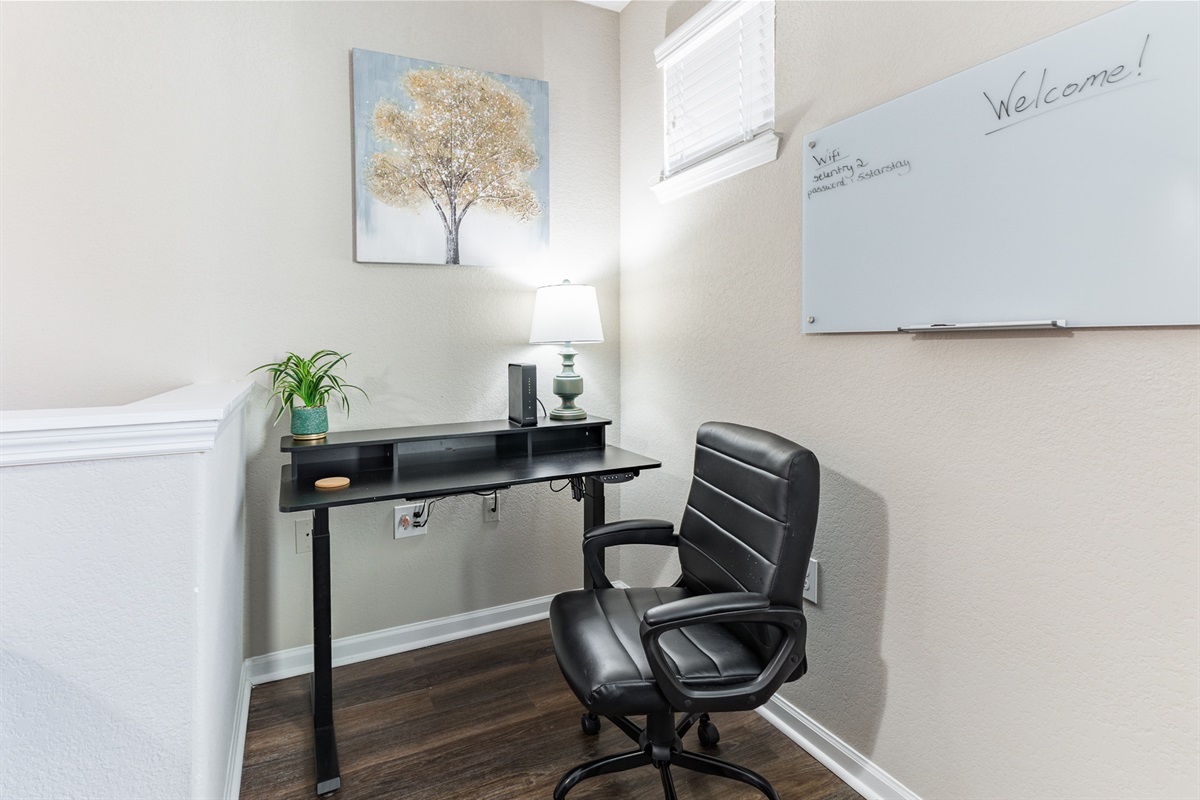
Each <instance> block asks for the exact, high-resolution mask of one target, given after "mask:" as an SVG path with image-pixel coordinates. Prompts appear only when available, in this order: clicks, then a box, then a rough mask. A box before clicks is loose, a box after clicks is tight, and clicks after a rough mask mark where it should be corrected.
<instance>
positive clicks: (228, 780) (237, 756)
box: [223, 660, 250, 800]
mask: <svg viewBox="0 0 1200 800" xmlns="http://www.w3.org/2000/svg"><path fill="white" fill-rule="evenodd" d="M249 720H250V661H249V660H246V661H243V662H242V677H241V685H240V686H239V687H238V696H237V714H235V715H234V718H233V736H232V737H231V738H230V742H229V760H228V761H227V762H226V763H227V764H228V765H229V771H228V772H227V773H226V774H225V794H224V795H223V797H225V800H238V794H239V793H240V792H241V790H242V757H243V754H244V753H245V752H246V723H247V722H249Z"/></svg>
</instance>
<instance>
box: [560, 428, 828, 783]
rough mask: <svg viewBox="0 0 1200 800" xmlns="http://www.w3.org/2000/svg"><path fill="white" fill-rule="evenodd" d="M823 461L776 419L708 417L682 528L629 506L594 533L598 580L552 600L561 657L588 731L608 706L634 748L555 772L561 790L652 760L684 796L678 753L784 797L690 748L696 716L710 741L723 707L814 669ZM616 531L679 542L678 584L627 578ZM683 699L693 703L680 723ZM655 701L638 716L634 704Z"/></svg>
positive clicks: (624, 538) (633, 539) (587, 555)
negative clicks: (810, 663) (812, 584)
mask: <svg viewBox="0 0 1200 800" xmlns="http://www.w3.org/2000/svg"><path fill="white" fill-rule="evenodd" d="M819 492H820V467H819V466H818V464H817V458H816V456H814V455H813V454H812V453H811V452H809V451H808V450H807V449H805V448H803V447H801V446H800V445H798V444H795V443H793V442H790V441H788V440H787V439H784V438H782V437H779V436H776V435H775V434H772V433H767V432H765V431H760V430H756V429H754V428H747V427H743V426H741V425H733V424H730V423H723V422H709V423H705V424H704V425H702V426H701V427H700V431H699V433H698V434H697V436H696V461H695V466H694V469H693V476H692V486H691V491H690V493H689V495H688V501H687V507H686V508H685V509H684V512H683V520H682V521H681V522H680V525H679V534H678V535H676V534H675V532H674V528H673V526H672V525H671V523H669V522H663V521H661V520H649V519H643V520H627V521H624V522H613V523H609V524H606V525H599V526H597V527H595V528H592V529H591V530H589V531H588V532H587V533H585V534H584V541H583V556H584V564H585V565H586V568H587V570H588V573H589V574H590V575H591V577H592V581H593V585H594V588H592V589H584V590H580V591H574V592H566V593H564V594H560V595H558V596H557V597H555V598H554V601H553V602H552V603H551V605H550V630H551V633H552V635H553V637H554V653H555V656H556V657H557V658H558V665H559V668H560V669H561V670H562V674H563V677H565V678H566V680H567V683H568V684H569V685H570V687H571V689H572V691H574V692H575V695H576V696H577V697H578V698H579V700H580V702H582V703H583V705H584V707H585V708H586V709H587V712H588V713H586V714H585V715H584V717H583V727H584V731H585V732H586V733H596V732H598V731H599V719H598V717H597V715H600V716H605V717H608V718H609V719H610V720H612V722H613V723H614V724H615V725H616V726H617V727H618V728H620V729H621V730H622V731H624V732H625V734H626V735H628V736H629V738H631V739H633V740H634V741H636V742H637V743H638V746H637V749H635V750H632V751H630V752H627V753H621V754H619V755H612V756H607V757H604V758H600V759H597V760H595V761H590V762H588V763H586V764H582V765H580V766H578V767H576V768H575V769H572V770H571V771H570V772H568V773H567V774H566V775H564V776H563V777H562V780H560V781H559V782H558V787H557V788H556V789H555V790H554V798H555V800H562V798H564V797H566V795H567V792H569V791H570V790H571V788H572V787H574V786H575V785H576V784H577V783H579V782H580V781H582V780H584V779H585V778H591V777H594V776H597V775H605V774H608V773H612V772H620V771H622V770H627V769H632V768H634V767H638V766H644V765H647V764H652V765H654V766H655V767H656V768H657V769H658V771H659V775H660V777H661V778H662V785H663V792H664V794H665V796H666V797H667V798H668V800H675V798H676V794H675V786H674V783H673V781H672V778H671V767H672V766H677V767H683V768H685V769H691V770H696V771H698V772H704V773H708V774H710V775H719V776H723V777H726V778H732V779H733V780H737V781H742V782H743V783H748V784H750V785H751V786H754V787H755V788H757V789H758V790H759V791H761V792H762V793H763V794H764V795H766V796H767V797H769V798H772V800H779V795H778V794H776V792H775V789H774V788H773V787H772V786H771V784H770V783H768V782H767V780H766V778H764V777H762V776H761V775H759V774H758V773H756V772H753V771H751V770H749V769H746V768H744V767H741V766H738V765H736V764H732V763H730V762H728V761H723V760H721V759H717V758H713V757H711V756H706V755H701V754H699V753H693V752H689V751H687V750H684V749H683V745H682V743H681V737H682V736H683V735H684V734H685V733H686V732H687V731H688V730H689V729H690V728H691V727H692V725H694V724H695V723H697V722H699V723H700V726H699V728H698V732H699V734H700V742H701V744H702V745H705V746H709V745H713V744H716V742H717V740H718V738H719V734H718V733H717V730H716V728H715V726H713V725H712V723H711V721H710V720H709V716H708V715H709V713H710V712H716V711H744V710H749V709H753V708H757V707H758V706H760V705H762V704H763V703H765V702H767V700H769V699H770V697H771V695H772V694H774V693H775V691H776V690H777V689H778V688H779V687H780V686H781V685H782V684H783V683H784V682H785V681H790V680H794V679H796V678H799V677H800V676H801V675H803V674H804V672H805V670H806V669H807V662H806V660H805V657H804V640H805V633H806V623H805V620H804V612H803V611H802V610H801V607H800V606H801V601H802V595H803V591H804V574H805V571H806V569H807V566H808V559H809V556H810V555H811V553H812V543H813V533H814V531H815V529H816V525H817V501H818V496H819ZM620 544H660V545H671V546H674V547H678V548H679V564H680V567H681V568H682V572H683V574H682V575H681V576H680V578H679V580H678V581H677V582H676V583H675V585H674V586H670V587H663V588H634V589H618V588H615V587H613V585H612V583H611V582H610V581H609V580H608V578H607V577H606V576H605V575H604V571H603V569H602V568H601V567H600V561H599V558H598V555H599V554H600V553H601V552H603V550H604V548H606V547H611V546H613V545H620ZM676 712H681V713H683V714H685V715H686V716H685V717H684V718H683V719H682V720H681V721H680V723H679V724H678V725H676V723H675V714H676ZM643 714H644V715H645V716H646V727H645V728H644V729H643V728H639V727H638V726H637V725H635V724H634V723H633V722H631V721H630V720H629V719H627V717H628V716H630V715H643Z"/></svg>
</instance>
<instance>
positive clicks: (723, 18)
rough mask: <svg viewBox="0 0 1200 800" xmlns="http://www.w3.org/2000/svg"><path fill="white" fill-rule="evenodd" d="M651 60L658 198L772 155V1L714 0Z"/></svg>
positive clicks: (770, 158) (709, 181)
mask: <svg viewBox="0 0 1200 800" xmlns="http://www.w3.org/2000/svg"><path fill="white" fill-rule="evenodd" d="M654 57H655V60H656V62H657V63H658V67H659V68H660V69H661V70H662V71H663V149H664V159H663V161H664V167H663V172H662V180H660V181H659V183H658V184H657V185H655V187H654V190H655V193H656V194H657V195H658V197H659V200H662V201H667V200H673V199H675V198H676V197H679V196H680V195H683V194H687V193H689V192H693V191H696V190H697V189H700V188H702V187H704V186H708V185H709V184H712V183H715V182H716V181H719V180H722V179H724V178H728V177H730V176H732V175H736V174H737V173H739V172H743V171H745V170H748V169H750V168H752V167H756V166H758V165H759V164H765V163H767V162H768V161H774V160H775V157H776V155H777V154H778V147H779V137H777V136H776V135H775V132H774V131H773V130H772V128H773V127H774V125H775V3H774V0H765V2H764V0H714V1H713V2H711V3H709V4H708V5H707V6H705V7H704V8H703V9H701V11H700V12H699V13H698V14H696V15H695V16H694V17H692V18H691V19H690V20H688V21H687V22H686V23H684V24H683V25H682V26H681V27H680V28H679V30H677V31H675V32H674V33H673V34H671V35H670V36H669V37H667V39H666V40H665V41H664V42H663V43H662V44H660V45H659V46H658V47H656V48H655V49H654Z"/></svg>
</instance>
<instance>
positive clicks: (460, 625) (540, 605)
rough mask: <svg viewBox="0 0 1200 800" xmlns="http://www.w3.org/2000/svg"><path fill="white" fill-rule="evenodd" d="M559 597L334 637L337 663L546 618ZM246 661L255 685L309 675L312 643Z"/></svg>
mask: <svg viewBox="0 0 1200 800" xmlns="http://www.w3.org/2000/svg"><path fill="white" fill-rule="evenodd" d="M553 599H554V596H553V595H547V596H545V597H535V598H533V599H530V600H522V601H520V602H517V603H509V604H508V605H503V606H493V607H492V608H483V609H480V610H478V611H468V612H466V613H464V614H455V615H453V616H450V617H442V618H440V619H431V620H426V621H424V622H414V623H412V624H410V625H398V626H396V627H395V628H387V629H385V630H381V631H372V632H371V633H361V634H358V635H357V636H346V637H344V638H342V639H334V640H333V665H334V666H335V667H341V666H344V665H346V664H357V663H358V662H360V661H369V660H370V659H372V658H381V657H383V656H390V655H393V654H395V653H404V652H406V651H408V650H418V649H420V648H422V647H429V646H431V645H435V644H441V643H442V642H450V641H454V640H455V639H465V638H466V637H468V636H477V635H479V634H481V633H488V632H490V631H496V630H500V629H501V628H511V627H513V626H514V625H524V624H525V623H527V622H536V621H537V620H540V619H546V617H548V616H549V615H550V601H551V600H553ZM246 663H247V664H248V665H249V678H250V682H251V683H252V684H254V685H258V684H260V683H269V682H270V681H278V680H282V679H284V678H292V677H295V676H296V675H304V674H307V673H309V672H312V669H313V666H312V665H313V656H312V645H305V646H304V647H293V648H292V649H290V650H280V651H279V652H276V653H267V654H266V655H262V656H254V657H253V658H249V659H246Z"/></svg>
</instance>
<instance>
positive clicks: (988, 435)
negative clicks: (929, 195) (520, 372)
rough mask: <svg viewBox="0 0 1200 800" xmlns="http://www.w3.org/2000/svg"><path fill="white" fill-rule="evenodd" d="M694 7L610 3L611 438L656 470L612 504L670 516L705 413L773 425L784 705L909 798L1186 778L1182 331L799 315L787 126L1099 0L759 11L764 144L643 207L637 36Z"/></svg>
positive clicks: (649, 164) (636, 576)
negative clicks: (807, 601)
mask: <svg viewBox="0 0 1200 800" xmlns="http://www.w3.org/2000/svg"><path fill="white" fill-rule="evenodd" d="M701 5H702V4H701V3H698V2H687V3H684V2H677V3H648V2H635V3H632V4H630V5H629V6H628V7H627V8H626V9H625V10H624V11H623V12H622V13H621V326H622V327H621V418H622V428H623V438H622V443H623V445H624V446H626V447H628V448H630V449H633V450H635V451H639V452H645V453H650V454H653V455H654V456H655V457H657V458H661V459H662V460H663V462H664V469H663V470H661V474H654V475H651V476H648V477H645V478H643V479H641V480H638V481H635V482H634V483H632V484H630V485H629V486H628V487H626V489H625V492H624V494H623V497H622V503H623V511H624V513H625V515H626V516H630V517H641V516H656V517H664V518H666V519H671V520H678V516H679V513H680V511H681V509H682V506H683V503H684V500H685V496H686V488H687V481H688V479H689V476H690V468H691V452H690V451H691V446H690V442H691V441H692V440H693V439H694V435H695V429H696V427H697V426H698V425H699V424H700V423H701V422H703V421H705V420H708V419H727V420H733V421H738V422H743V423H747V424H751V425H758V426H761V427H765V428H768V429H771V430H774V431H777V432H778V433H780V434H783V435H785V436H789V437H791V438H793V439H795V440H797V441H799V442H801V443H803V444H805V445H807V446H808V447H810V448H812V450H813V451H814V452H815V453H816V454H817V455H818V457H819V458H820V460H821V463H822V467H823V476H822V505H821V519H820V524H819V529H818V536H817V542H816V550H815V556H816V557H817V558H818V559H820V560H821V563H822V568H823V572H822V586H821V592H822V597H821V603H820V605H819V606H810V607H809V611H810V612H811V613H810V641H809V646H810V651H809V652H810V655H809V661H810V664H811V672H810V673H809V675H808V676H806V677H805V678H804V679H803V680H801V681H799V682H797V683H795V684H792V685H790V686H789V687H786V688H785V690H784V693H783V694H784V696H785V697H786V698H787V699H789V700H791V701H792V702H794V703H796V704H797V705H798V706H800V707H801V708H802V709H803V710H804V711H806V712H807V713H809V714H810V715H812V716H813V717H814V718H816V719H817V720H818V721H819V722H821V723H823V724H824V725H825V726H827V727H828V728H830V729H831V730H832V731H833V732H834V733H835V734H837V735H839V736H840V737H842V738H843V739H845V740H846V741H847V742H849V743H850V744H851V745H852V746H853V747H855V748H857V749H858V750H859V751H860V752H862V753H863V754H865V755H867V756H868V757H869V758H871V759H872V760H873V761H874V762H875V763H876V764H878V765H879V766H881V767H882V768H883V769H885V770H887V771H888V772H890V773H891V774H892V775H893V776H894V777H895V778H897V779H899V780H900V781H901V782H902V783H904V784H905V785H907V786H908V787H909V788H911V789H912V790H914V791H915V792H916V793H917V794H919V795H920V796H922V797H925V798H930V800H932V798H956V800H962V799H964V798H972V797H975V798H984V797H988V798H995V797H1022V798H1025V797H1095V798H1118V797H1135V796H1136V797H1161V798H1165V797H1185V796H1188V797H1195V796H1197V794H1198V793H1200V776H1198V772H1197V759H1196V753H1197V752H1198V749H1200V739H1198V736H1197V719H1198V705H1197V663H1198V649H1197V607H1198V591H1197V578H1198V574H1200V564H1198V562H1197V538H1198V537H1197V520H1198V519H1200V498H1198V492H1197V485H1198V482H1200V467H1198V461H1200V458H1198V454H1200V418H1198V413H1200V404H1198V398H1200V332H1198V331H1197V330H1195V329H1173V330H1172V329H1162V330H1153V329H1123V330H1080V331H1075V332H1072V333H1069V334H1065V335H1063V334H1053V333H1051V334H1020V333H992V334H983V335H970V336H966V337H964V336H950V335H947V336H929V337H921V338H915V337H913V336H909V335H905V334H883V335H841V336H839V335H829V336H807V337H806V336H803V335H801V334H800V319H799V314H800V270H801V264H800V243H801V238H802V236H803V231H802V229H801V224H800V219H801V203H802V191H801V188H802V185H801V170H802V159H803V154H802V153H801V152H800V144H801V140H802V137H803V135H804V134H805V133H806V132H808V131H812V130H815V129H818V128H821V127H823V126H825V125H828V124H830V123H832V122H835V121H837V120H840V119H843V118H845V117H847V116H850V115H852V114H854V113H856V112H859V111H863V110H865V109H868V108H871V107H873V106H875V105H877V104H879V103H882V102H885V101H887V100H889V99H892V98H894V97H896V96H899V95H901V94H903V93H905V92H908V91H911V90H913V89H917V88H920V87H922V86H925V85H927V84H929V83H931V82H933V81H936V80H938V79H940V78H943V77H945V76H947V75H950V74H953V73H955V72H957V71H960V70H962V69H965V68H967V67H970V66H973V65H975V64H977V63H979V62H981V61H984V60H986V59H988V58H991V57H994V56H996V55H1000V54H1003V53H1005V52H1008V51H1011V50H1013V49H1015V48H1017V47H1020V46H1021V45H1023V44H1026V43H1028V42H1030V41H1033V40H1036V39H1038V38H1040V37H1043V36H1046V35H1048V34H1051V33H1054V32H1056V31H1058V30H1061V29H1063V28H1066V27H1069V26H1071V25H1073V24H1076V23H1078V22H1081V21H1083V20H1086V19H1088V18H1090V17H1093V16H1095V15H1097V14H1100V13H1102V12H1103V11H1105V10H1107V9H1109V8H1111V7H1113V6H1112V5H1107V4H1096V3H1086V4H1085V3H1049V2H1047V3H953V2H951V3H865V2H864V3H802V2H778V3H777V4H776V10H777V25H776V36H777V40H776V48H777V57H776V104H777V130H778V131H779V133H780V134H781V136H782V137H783V142H782V147H781V154H780V158H779V160H778V161H776V162H774V163H772V164H769V165H766V166H764V167H761V168H758V169H756V170H754V171H752V172H750V173H747V174H744V175H742V176H739V177H736V178H733V179H730V180H728V181H726V182H724V183H721V184H718V185H716V186H713V187H710V188H709V189H707V190H704V191H702V192H701V193H699V194H696V195H693V196H690V197H686V198H684V199H681V200H679V201H677V202H675V203H672V204H669V205H665V206H660V205H659V204H658V203H657V201H656V200H655V199H654V197H653V195H652V194H651V192H650V191H649V189H648V186H649V184H650V183H651V182H653V181H654V180H655V179H656V176H657V174H658V172H659V170H660V169H661V161H660V159H661V150H662V148H661V140H660V136H661V115H660V111H659V108H660V103H661V97H662V88H661V78H660V76H659V74H658V73H657V72H656V70H655V68H654V60H653V57H652V50H653V48H654V46H655V45H657V44H658V43H659V42H660V41H662V39H663V38H664V37H665V36H666V35H667V34H669V33H670V32H671V31H673V30H675V29H676V28H677V27H678V26H679V25H680V24H681V23H682V22H683V21H684V20H686V19H687V18H688V17H689V16H690V15H691V14H692V13H694V12H695V11H696V10H697V9H698V8H699V7H700V6H701ZM1135 163H1136V157H1135V155H1134V156H1131V164H1135ZM1111 168H1113V169H1121V168H1123V167H1121V166H1119V165H1112V167H1111ZM1130 168H1136V167H1130ZM863 235H870V233H869V231H864V234H863ZM621 566H622V577H623V578H625V579H626V580H628V581H630V582H641V581H642V580H648V579H652V578H654V577H657V575H658V573H659V571H660V562H659V561H657V560H651V559H645V558H644V557H641V556H639V557H638V558H637V559H636V560H635V559H634V558H633V557H630V556H626V557H625V558H624V559H623V560H622V564H621ZM664 571H666V572H668V573H671V570H670V569H669V568H667V569H665V570H664Z"/></svg>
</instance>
